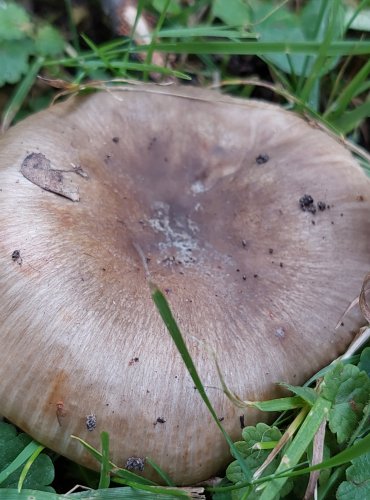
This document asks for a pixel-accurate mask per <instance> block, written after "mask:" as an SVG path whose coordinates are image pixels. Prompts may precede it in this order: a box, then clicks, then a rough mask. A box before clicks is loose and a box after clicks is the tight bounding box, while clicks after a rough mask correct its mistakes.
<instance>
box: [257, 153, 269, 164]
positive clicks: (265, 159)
mask: <svg viewBox="0 0 370 500" xmlns="http://www.w3.org/2000/svg"><path fill="white" fill-rule="evenodd" d="M269 159H270V157H269V155H267V154H260V155H258V156H257V158H256V163H257V165H263V164H264V163H267V162H268V161H269Z"/></svg>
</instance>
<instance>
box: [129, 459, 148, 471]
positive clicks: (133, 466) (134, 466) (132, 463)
mask: <svg viewBox="0 0 370 500" xmlns="http://www.w3.org/2000/svg"><path fill="white" fill-rule="evenodd" d="M144 465H145V458H140V457H130V458H128V459H127V461H126V465H125V469H127V470H135V471H137V472H143V470H144Z"/></svg>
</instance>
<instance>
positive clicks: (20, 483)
mask: <svg viewBox="0 0 370 500" xmlns="http://www.w3.org/2000/svg"><path fill="white" fill-rule="evenodd" d="M44 448H45V446H42V445H41V444H40V446H38V448H36V450H35V451H34V452H33V453H32V455H31V456H30V458H29V459H28V460H27V462H26V463H25V464H24V467H23V469H22V472H21V475H20V476H19V480H18V492H20V491H21V490H22V486H23V483H24V480H25V479H26V476H27V474H28V471H29V470H30V467H31V465H32V464H33V462H34V461H35V460H36V458H37V457H38V456H39V455H40V453H41V452H42V450H43V449H44ZM0 493H1V492H0Z"/></svg>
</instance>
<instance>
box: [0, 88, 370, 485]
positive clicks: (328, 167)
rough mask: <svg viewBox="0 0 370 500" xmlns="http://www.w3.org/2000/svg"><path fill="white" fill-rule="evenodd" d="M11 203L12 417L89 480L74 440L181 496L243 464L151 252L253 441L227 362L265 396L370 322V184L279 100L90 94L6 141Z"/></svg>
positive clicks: (224, 409)
mask: <svg viewBox="0 0 370 500" xmlns="http://www.w3.org/2000/svg"><path fill="white" fill-rule="evenodd" d="M0 189H1V191H0V262H1V269H2V272H1V277H0V290H1V302H0V315H1V334H0V335H1V352H0V379H1V381H2V383H1V388H0V412H1V413H2V414H3V415H4V416H5V417H6V418H8V419H9V420H10V421H11V422H14V423H15V424H16V425H18V426H19V427H20V428H21V429H23V430H24V431H26V432H28V433H29V434H30V435H31V436H33V437H34V438H35V439H37V440H39V441H40V442H42V443H43V444H44V445H46V446H48V447H50V448H51V449H53V450H55V451H57V452H59V453H61V454H62V455H65V456H67V457H69V458H71V459H73V460H75V461H77V462H79V463H81V464H83V465H85V466H87V467H92V468H96V466H97V464H96V463H95V461H94V459H93V458H92V457H91V456H90V455H89V454H88V453H87V452H86V451H85V450H84V449H83V447H82V446H81V445H80V444H79V443H78V442H77V441H75V440H72V439H71V438H70V436H71V434H73V435H77V436H79V437H81V438H83V439H86V440H87V441H88V442H90V443H91V444H92V445H93V446H96V447H99V434H100V432H101V431H102V430H105V431H108V432H109V434H110V436H111V444H112V445H111V458H112V460H113V462H114V463H116V464H117V465H120V466H125V464H127V463H128V461H129V460H130V459H131V458H132V457H136V458H138V459H139V458H140V459H143V458H144V457H146V456H150V457H152V458H153V459H154V460H156V462H157V463H158V464H159V465H160V466H161V467H162V468H163V469H164V470H165V471H166V472H167V473H168V474H169V475H170V476H171V477H172V478H173V480H174V481H175V482H176V483H177V484H179V485H180V484H189V483H196V482H197V481H200V480H203V479H206V478H208V477H210V476H211V475H213V474H216V473H217V472H219V471H220V469H221V468H222V467H223V466H225V464H226V463H227V461H228V460H229V455H228V450H227V444H226V443H225V441H224V438H223V437H222V435H221V434H220V433H219V432H218V430H217V428H216V427H215V425H214V423H213V422H212V420H211V417H210V415H209V414H208V411H207V409H206V408H205V406H204V404H203V402H202V400H201V398H200V396H199V394H198V393H197V391H196V390H195V389H194V386H193V382H192V380H191V378H190V376H189V374H188V373H187V371H186V369H185V367H184V366H183V363H182V360H181V358H180V355H179V353H178V352H177V350H176V348H175V346H174V344H173V341H172V339H171V338H170V336H169V335H168V332H167V331H166V328H165V326H164V324H163V322H162V320H161V318H160V316H159V314H158V312H157V311H156V308H155V306H154V304H153V303H152V301H151V298H150V293H149V291H148V285H147V280H146V273H145V269H144V267H145V266H143V263H142V259H141V257H140V255H142V256H144V259H145V260H146V263H147V266H148V270H149V272H150V274H151V278H152V280H153V281H154V282H156V283H157V284H158V286H160V287H161V289H162V290H163V291H164V293H166V296H167V299H168V301H169V304H170V306H171V308H172V310H173V312H174V315H175V317H176V319H177V321H178V323H179V326H180V328H181V330H182V332H183V334H184V337H185V339H186V342H187V344H188V347H189V350H190V352H191V355H192V357H193V360H194V363H195V365H196V366H197V368H198V370H199V374H200V377H201V379H202V381H203V383H204V385H205V386H206V388H207V393H208V395H209V397H210V399H211V401H212V403H213V405H214V407H215V410H216V412H217V415H218V416H219V418H220V419H222V423H223V425H224V426H225V429H226V430H227V432H229V433H230V435H231V436H232V438H234V439H237V438H238V436H239V435H240V416H241V410H240V409H237V408H235V407H234V406H233V405H232V404H231V403H230V401H229V400H228V399H227V398H226V397H225V396H224V394H223V392H222V390H221V389H220V386H221V384H220V381H219V378H218V375H217V371H216V368H215V363H214V361H213V359H212V356H210V355H209V352H210V351H214V352H215V353H216V354H217V357H218V361H219V364H220V368H221V371H222V373H223V375H224V378H225V381H226V383H227V384H228V386H229V387H230V388H231V389H232V390H233V391H235V392H236V393H237V394H238V395H239V396H240V397H241V398H243V399H248V400H261V399H266V398H273V397H277V396H278V395H280V394H281V392H280V391H281V389H279V388H278V387H277V386H276V382H279V381H285V382H289V383H292V384H296V385H297V384H300V383H302V382H303V381H304V380H305V379H306V378H307V377H308V376H310V375H312V374H313V373H314V372H315V371H317V370H318V369H320V368H321V367H322V366H324V365H325V364H327V363H328V362H330V361H331V360H332V359H333V358H335V357H336V356H337V355H339V354H340V353H342V352H343V351H344V350H345V348H346V346H347V345H348V344H349V342H350V341H351V338H352V333H353V331H356V329H357V328H358V327H359V326H360V320H359V319H358V318H357V317H356V316H355V315H354V314H352V313H351V316H350V317H346V318H345V320H344V325H342V326H341V327H340V328H339V329H338V330H335V325H336V323H337V320H338V318H339V317H340V316H341V314H342V312H343V311H344V310H345V309H346V307H347V305H348V303H349V302H350V301H351V300H352V299H353V298H354V297H355V296H356V295H358V292H359V290H360V288H361V282H362V278H363V276H364V274H365V273H366V271H367V269H368V263H369V262H368V258H369V255H370V238H369V221H370V205H369V200H370V185H369V180H368V179H367V178H366V176H365V175H364V174H363V172H362V171H361V169H360V167H359V166H358V165H357V164H356V162H355V161H354V160H353V159H352V157H351V155H350V154H349V152H348V151H347V150H346V149H345V148H344V147H343V146H342V145H340V144H339V143H338V142H337V141H336V140H334V139H333V138H331V137H329V136H328V135H327V134H326V133H324V132H323V131H321V130H319V129H317V128H315V127H312V126H311V125H310V124H308V123H307V122H305V121H304V120H303V119H301V118H300V117H298V116H297V115H295V114H294V113H291V112H288V111H285V110H284V109H282V108H280V107H277V106H275V105H270V104H266V103H264V102H258V101H253V100H241V99H234V98H231V97H230V98H229V97H225V96H222V95H220V94H218V93H215V92H211V91H205V90H200V89H194V88H184V87H176V86H174V87H160V86H145V85H143V86H135V87H130V86H128V87H125V88H122V89H117V90H115V91H110V92H99V93H95V94H90V95H88V96H77V97H74V98H71V99H69V100H68V101H66V102H64V103H61V104H57V105H54V106H53V107H51V108H50V109H48V110H46V111H42V112H40V113H37V114H35V115H33V116H31V117H29V118H27V119H25V120H24V121H22V122H21V123H19V124H18V125H16V126H14V127H13V128H12V129H10V130H9V131H8V132H7V133H6V134H5V136H4V137H3V138H2V139H1V141H0ZM262 418H265V417H264V416H262V415H261V414H260V413H258V412H257V411H255V410H247V411H246V414H245V424H246V425H253V424H254V423H256V421H257V420H261V419H262ZM141 463H142V461H141ZM144 474H146V475H147V476H148V477H151V478H155V477H157V476H156V475H155V472H154V471H151V470H150V468H149V467H146V470H145V471H144Z"/></svg>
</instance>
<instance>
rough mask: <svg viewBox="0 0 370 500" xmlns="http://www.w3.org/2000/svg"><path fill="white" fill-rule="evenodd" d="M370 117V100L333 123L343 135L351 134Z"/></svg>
mask: <svg viewBox="0 0 370 500" xmlns="http://www.w3.org/2000/svg"><path fill="white" fill-rule="evenodd" d="M369 116H370V100H369V101H366V102H364V103H363V104H360V105H359V106H356V108H354V109H352V110H351V111H346V112H344V113H343V114H342V115H341V116H340V117H339V118H337V119H336V120H333V121H331V123H332V124H333V125H334V127H336V128H337V129H338V130H340V131H341V132H342V133H343V134H349V133H350V132H351V131H352V130H354V129H355V128H356V127H358V126H359V125H360V123H361V122H362V121H363V120H364V119H366V118H368V117H369Z"/></svg>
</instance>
